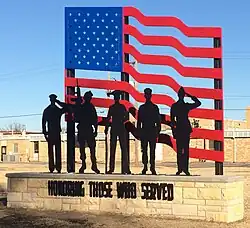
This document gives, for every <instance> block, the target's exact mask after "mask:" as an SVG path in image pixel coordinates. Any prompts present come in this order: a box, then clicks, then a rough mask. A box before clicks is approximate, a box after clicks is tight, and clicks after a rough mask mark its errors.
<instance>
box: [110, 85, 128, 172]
mask: <svg viewBox="0 0 250 228" xmlns="http://www.w3.org/2000/svg"><path fill="white" fill-rule="evenodd" d="M107 95H108V96H110V95H113V96H114V100H115V103H114V104H113V105H111V106H110V107H109V110H108V116H107V125H106V128H105V134H106V135H107V134H108V129H109V126H110V124H109V121H110V119H111V118H112V123H111V130H110V167H109V171H108V172H107V173H108V174H112V173H113V172H114V170H115V152H116V144H117V137H119V142H120V147H121V155H122V169H121V172H122V174H131V171H130V168H129V160H128V159H129V156H128V149H127V143H126V142H127V141H126V128H125V125H124V124H125V121H127V120H128V112H127V110H126V107H125V106H124V105H123V104H121V103H120V101H119V100H120V96H121V91H118V90H115V91H113V92H111V93H108V94H107Z"/></svg>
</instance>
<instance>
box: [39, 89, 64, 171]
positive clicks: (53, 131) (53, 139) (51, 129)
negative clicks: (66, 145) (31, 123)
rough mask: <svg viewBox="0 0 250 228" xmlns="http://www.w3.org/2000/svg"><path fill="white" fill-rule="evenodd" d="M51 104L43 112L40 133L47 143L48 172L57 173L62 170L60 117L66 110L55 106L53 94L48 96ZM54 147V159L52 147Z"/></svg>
mask: <svg viewBox="0 0 250 228" xmlns="http://www.w3.org/2000/svg"><path fill="white" fill-rule="evenodd" d="M49 98H50V102H51V104H50V105H49V106H48V107H47V108H46V109H45V110H44V112H43V116H42V131H43V134H44V136H45V139H46V141H47V142H48V155H49V170H50V172H51V173H53V171H54V169H56V170H57V172H58V173H60V172H61V169H62V164H61V163H62V161H61V117H62V115H63V114H64V113H65V112H66V108H64V107H63V108H59V107H57V106H56V98H57V96H56V95H55V94H51V95H50V96H49ZM46 125H48V127H46ZM54 146H55V158H56V162H55V163H54V152H53V147H54Z"/></svg>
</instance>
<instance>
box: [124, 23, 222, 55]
mask: <svg viewBox="0 0 250 228" xmlns="http://www.w3.org/2000/svg"><path fill="white" fill-rule="evenodd" d="M123 32H124V34H128V35H131V36H133V37H135V38H136V39H137V40H138V41H139V42H140V43H141V44H144V45H158V46H170V47H173V48H175V49H176V50H178V51H179V52H180V53H181V54H182V55H183V56H186V57H197V58H221V56H222V53H221V48H201V47H200V48H198V47H186V46H184V45H183V44H182V43H181V42H180V41H179V40H178V39H176V38H174V37H172V36H146V35H143V34H142V33H140V32H139V31H138V30H137V28H135V27H134V26H132V25H126V24H124V27H123Z"/></svg>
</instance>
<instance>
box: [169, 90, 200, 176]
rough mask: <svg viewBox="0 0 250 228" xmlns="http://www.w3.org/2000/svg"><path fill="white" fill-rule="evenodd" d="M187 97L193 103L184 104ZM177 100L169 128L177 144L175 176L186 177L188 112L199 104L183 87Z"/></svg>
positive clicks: (188, 130) (187, 170) (187, 173)
mask: <svg viewBox="0 0 250 228" xmlns="http://www.w3.org/2000/svg"><path fill="white" fill-rule="evenodd" d="M185 95H187V96H188V97H190V98H191V99H192V100H193V101H194V103H186V102H185V101H184V97H185ZM178 97H179V100H178V101H177V102H176V103H174V104H173V105H172V107H171V110H170V115H171V128H172V131H173V136H174V138H175V139H176V144H177V167H178V171H177V173H176V175H180V174H181V173H182V172H184V173H185V174H186V175H187V176H190V173H189V167H188V166H189V142H190V134H191V133H192V127H191V124H190V121H189V119H188V114H189V111H191V110H192V109H195V108H197V107H199V106H200V105H201V102H200V101H199V100H198V99H197V98H196V97H195V96H191V95H189V94H187V93H185V90H184V88H183V87H181V88H180V89H179V91H178Z"/></svg>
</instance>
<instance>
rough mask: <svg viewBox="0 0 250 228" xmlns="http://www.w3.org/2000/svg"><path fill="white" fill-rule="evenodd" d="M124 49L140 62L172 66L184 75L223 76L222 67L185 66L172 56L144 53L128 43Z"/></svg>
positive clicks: (201, 76)
mask: <svg viewBox="0 0 250 228" xmlns="http://www.w3.org/2000/svg"><path fill="white" fill-rule="evenodd" d="M123 51H124V52H125V53H128V54H130V55H132V56H133V57H134V58H135V59H136V60H137V61H138V62H139V63H142V64H152V65H163V66H170V67H172V68H174V69H175V70H176V71H177V72H178V73H179V74H181V75H182V76H184V77H196V78H214V79H221V78H222V70H221V68H201V67H185V66H183V65H181V64H180V63H179V62H178V61H177V60H176V59H175V58H173V57H171V56H161V55H149V54H142V53H140V52H139V51H137V49H136V48H135V47H134V46H132V45H130V44H126V43H124V44H123Z"/></svg>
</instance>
